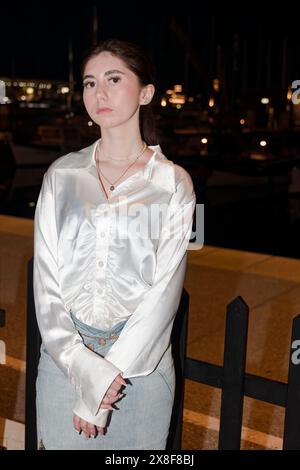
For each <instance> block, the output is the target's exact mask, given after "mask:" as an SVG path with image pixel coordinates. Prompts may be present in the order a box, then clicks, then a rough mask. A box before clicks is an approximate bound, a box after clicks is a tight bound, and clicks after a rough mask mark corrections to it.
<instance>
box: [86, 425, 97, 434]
mask: <svg viewBox="0 0 300 470" xmlns="http://www.w3.org/2000/svg"><path fill="white" fill-rule="evenodd" d="M86 430H87V432H88V433H89V436H90V437H95V436H96V426H95V425H94V424H91V423H87V425H86Z"/></svg>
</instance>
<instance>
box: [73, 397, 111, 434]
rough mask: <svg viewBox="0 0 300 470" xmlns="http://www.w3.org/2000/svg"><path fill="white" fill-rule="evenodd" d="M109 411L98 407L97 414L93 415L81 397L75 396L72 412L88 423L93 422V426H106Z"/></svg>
mask: <svg viewBox="0 0 300 470" xmlns="http://www.w3.org/2000/svg"><path fill="white" fill-rule="evenodd" d="M109 412H110V410H104V409H101V408H100V410H99V412H98V414H97V415H96V416H95V415H93V414H92V413H91V412H90V410H89V409H88V408H87V406H86V404H85V403H84V401H83V400H82V399H81V398H77V400H76V402H75V405H74V408H73V413H74V414H76V415H77V416H79V417H80V418H81V419H84V420H85V421H87V422H88V423H91V424H94V425H95V426H101V427H102V428H104V427H105V426H106V423H107V419H108V415H109Z"/></svg>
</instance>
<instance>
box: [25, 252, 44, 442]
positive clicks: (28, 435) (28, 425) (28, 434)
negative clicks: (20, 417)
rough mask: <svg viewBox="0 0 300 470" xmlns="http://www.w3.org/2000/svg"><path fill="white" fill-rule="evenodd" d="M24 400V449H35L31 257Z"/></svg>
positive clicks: (36, 340)
mask: <svg viewBox="0 0 300 470" xmlns="http://www.w3.org/2000/svg"><path fill="white" fill-rule="evenodd" d="M26 341H27V347H26V401H25V403H26V404H25V450H36V449H37V433H36V405H35V398H36V394H35V382H36V378H37V368H38V362H39V357H40V345H41V342H40V334H39V330H38V326H37V321H36V316H35V305H34V296H33V258H31V259H30V261H29V262H28V269H27V334H26Z"/></svg>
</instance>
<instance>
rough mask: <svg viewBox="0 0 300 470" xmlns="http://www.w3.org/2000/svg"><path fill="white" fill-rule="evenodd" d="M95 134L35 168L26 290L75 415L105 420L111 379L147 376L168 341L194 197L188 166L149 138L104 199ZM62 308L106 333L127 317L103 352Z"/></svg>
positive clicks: (98, 422) (182, 274)
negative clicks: (141, 161) (40, 170)
mask: <svg viewBox="0 0 300 470" xmlns="http://www.w3.org/2000/svg"><path fill="white" fill-rule="evenodd" d="M98 142H99V141H98V140H97V141H96V142H95V143H94V144H92V145H91V146H89V147H87V148H84V149H82V150H80V151H78V152H72V153H69V154H67V155H64V156H62V157H60V158H58V159H57V160H56V161H54V162H53V163H52V164H51V166H50V167H49V168H48V170H47V172H46V173H45V175H44V179H43V184H42V187H41V191H40V194H39V198H38V202H37V206H36V211H35V218H34V298H35V307H36V315H37V321H38V325H39V329H40V332H41V336H42V340H43V343H44V345H45V347H46V349H47V351H48V353H49V354H50V355H51V357H52V358H53V360H54V361H55V363H56V364H57V366H58V367H59V368H60V369H61V370H62V371H63V372H64V373H65V374H66V375H67V376H68V378H69V380H70V381H71V383H72V384H73V385H74V386H75V388H76V391H77V396H78V400H77V402H76V403H75V405H74V408H73V411H74V413H76V414H77V415H78V416H80V417H81V418H83V419H86V420H87V421H89V422H90V423H93V424H95V425H98V426H105V424H106V420H107V416H108V413H109V410H103V409H100V408H99V406H100V403H101V401H102V399H103V397H104V395H105V393H106V390H107V389H108V387H109V386H110V384H111V383H112V382H113V380H114V379H115V377H116V376H117V375H118V374H119V373H120V372H123V377H124V378H130V377H136V376H145V375H148V374H150V373H151V372H152V371H153V370H154V369H155V367H156V366H157V364H158V363H159V361H160V359H161V357H162V355H163V353H164V352H165V351H166V349H167V348H168V347H170V335H171V331H172V326H173V321H174V317H175V314H176V311H177V308H178V305H179V301H180V297H181V293H182V287H183V282H184V277H185V272H186V261H187V253H186V250H187V248H188V244H189V239H190V235H191V231H192V222H193V213H194V208H195V203H196V199H195V193H194V188H193V184H192V180H191V177H190V176H189V174H188V173H187V172H186V171H185V170H184V169H183V168H182V167H180V166H178V165H176V164H174V163H173V162H172V161H170V160H168V159H167V158H166V157H165V156H164V155H163V153H162V151H161V148H160V146H158V145H157V146H150V148H151V149H152V150H153V151H154V153H153V155H152V156H151V158H150V160H149V161H148V163H147V164H146V166H144V168H143V169H141V170H139V171H137V172H136V173H135V174H133V175H131V176H129V177H128V178H127V179H126V180H125V181H123V182H122V183H120V184H119V186H117V187H116V189H115V190H114V192H113V194H112V195H111V196H110V197H109V199H107V198H106V196H105V195H104V192H103V189H102V187H101V184H100V182H99V179H98V175H97V168H96V163H95V150H96V145H97V144H98ZM71 311H72V314H73V315H75V317H77V318H78V319H79V320H80V321H82V322H83V323H86V324H88V325H91V326H93V327H96V328H98V329H101V330H105V331H106V330H110V329H111V328H112V326H114V325H116V324H117V323H119V322H121V321H123V320H125V319H126V320H128V321H127V323H126V324H125V326H124V328H123V330H122V332H121V334H120V336H119V338H118V339H117V340H116V342H115V343H114V344H113V345H112V347H111V349H110V350H109V352H108V354H107V355H106V356H105V358H103V357H101V356H99V355H97V354H96V353H94V352H93V351H91V350H90V349H88V348H87V347H86V346H85V345H84V344H83V342H82V339H81V336H80V335H79V333H78V332H77V330H76V329H75V327H74V323H73V321H72V318H71V316H70V312H71ZM124 399H126V397H125V398H124Z"/></svg>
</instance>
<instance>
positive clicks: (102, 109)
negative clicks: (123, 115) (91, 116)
mask: <svg viewBox="0 0 300 470" xmlns="http://www.w3.org/2000/svg"><path fill="white" fill-rule="evenodd" d="M111 111H112V109H110V108H99V109H97V111H96V114H102V113H110V112H111Z"/></svg>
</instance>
